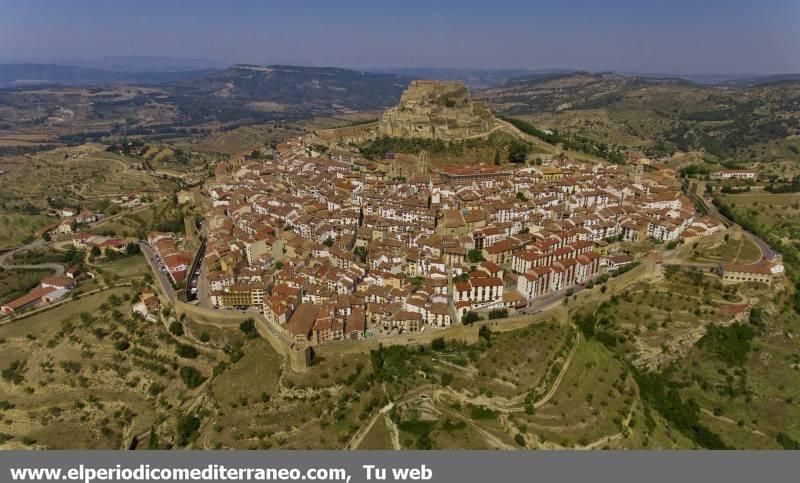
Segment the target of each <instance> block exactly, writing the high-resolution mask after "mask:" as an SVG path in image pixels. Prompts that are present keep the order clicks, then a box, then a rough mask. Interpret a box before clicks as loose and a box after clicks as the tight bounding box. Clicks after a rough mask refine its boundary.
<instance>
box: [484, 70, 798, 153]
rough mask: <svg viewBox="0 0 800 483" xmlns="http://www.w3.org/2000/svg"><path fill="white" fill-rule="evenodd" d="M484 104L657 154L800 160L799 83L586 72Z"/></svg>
mask: <svg viewBox="0 0 800 483" xmlns="http://www.w3.org/2000/svg"><path fill="white" fill-rule="evenodd" d="M476 97H477V98H479V99H482V100H483V101H485V102H486V103H488V104H489V105H490V106H491V107H492V109H493V110H494V111H495V112H498V113H500V114H504V115H511V116H518V117H520V116H521V117H524V118H526V119H527V120H529V121H531V122H533V123H534V124H536V125H537V126H539V127H541V128H549V129H557V130H568V131H570V132H573V133H575V134H579V135H582V136H586V137H588V138H591V139H594V140H597V141H603V142H610V143H614V144H619V145H625V146H631V147H637V148H641V149H643V150H646V151H650V152H651V153H652V154H669V153H672V152H675V151H676V150H677V151H701V152H703V153H704V155H705V156H707V157H709V158H710V159H713V160H716V161H733V162H752V161H762V160H777V159H787V158H795V159H796V158H797V156H798V154H800V139H798V134H800V82H795V81H791V80H786V81H783V82H779V83H768V84H759V85H754V86H749V87H742V88H734V87H728V86H708V85H698V84H694V83H692V82H689V81H687V80H683V79H672V78H647V77H636V76H623V75H619V74H615V73H598V74H592V73H588V72H578V73H573V74H568V75H553V76H548V77H544V78H537V79H533V80H512V81H509V82H506V83H505V84H504V85H502V86H500V87H496V88H492V89H487V90H484V91H481V92H480V93H478V94H477V95H476Z"/></svg>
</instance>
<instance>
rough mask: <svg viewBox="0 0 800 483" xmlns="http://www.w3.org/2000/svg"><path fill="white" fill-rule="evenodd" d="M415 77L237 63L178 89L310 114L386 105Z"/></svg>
mask: <svg viewBox="0 0 800 483" xmlns="http://www.w3.org/2000/svg"><path fill="white" fill-rule="evenodd" d="M410 81H411V79H410V78H408V77H404V76H400V75H397V74H384V73H371V72H363V71H356V70H351V69H342V68H338V67H302V66H291V65H267V66H259V65H251V64H238V65H234V66H232V67H230V68H228V69H225V70H222V71H218V72H214V73H211V74H209V75H207V76H205V77H203V78H199V79H191V80H187V81H183V82H176V83H174V85H173V86H172V89H173V90H174V92H175V93H176V94H180V95H192V96H205V97H212V98H216V99H218V100H222V99H227V100H230V101H234V102H235V101H239V102H251V103H252V102H261V103H264V102H269V103H275V104H278V105H281V106H285V107H286V108H287V109H289V110H302V111H308V112H311V113H323V112H336V111H343V110H353V111H357V110H371V109H382V108H384V107H387V106H390V105H393V104H394V103H396V102H397V100H398V99H399V98H400V94H401V93H402V92H403V90H404V89H405V88H406V86H408V84H409V82H410Z"/></svg>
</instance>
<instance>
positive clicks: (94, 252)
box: [89, 247, 102, 257]
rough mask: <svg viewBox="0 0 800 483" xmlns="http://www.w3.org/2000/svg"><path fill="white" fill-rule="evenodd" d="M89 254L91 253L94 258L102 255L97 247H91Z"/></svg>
mask: <svg viewBox="0 0 800 483" xmlns="http://www.w3.org/2000/svg"><path fill="white" fill-rule="evenodd" d="M89 253H91V254H92V256H94V257H99V256H100V255H101V254H102V252H101V251H100V248H98V247H92V249H91V250H90V251H89Z"/></svg>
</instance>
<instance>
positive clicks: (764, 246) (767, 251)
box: [683, 181, 777, 260]
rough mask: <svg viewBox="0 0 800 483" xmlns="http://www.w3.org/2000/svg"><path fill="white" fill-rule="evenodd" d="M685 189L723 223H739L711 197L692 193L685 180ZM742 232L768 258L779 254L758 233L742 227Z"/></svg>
mask: <svg viewBox="0 0 800 483" xmlns="http://www.w3.org/2000/svg"><path fill="white" fill-rule="evenodd" d="M683 189H684V192H685V193H686V194H687V195H688V196H689V197H690V198H692V199H694V200H697V201H699V202H700V204H702V205H703V207H704V208H705V209H706V211H707V212H708V214H710V215H712V216H715V217H717V218H719V219H720V220H722V222H723V223H724V224H725V225H726V226H729V227H730V226H733V225H736V224H737V223H736V222H735V221H733V220H731V219H730V218H728V217H727V216H725V215H723V214H722V213H721V212H720V211H719V210H718V209H717V207H716V206H715V205H714V203H713V201H712V200H709V199H708V198H706V197H705V196H700V195H697V194H695V193H691V192H690V191H689V189H688V187H687V183H686V181H684V182H683ZM742 233H744V234H745V235H746V236H747V237H748V238H750V239H751V240H753V243H755V244H756V245H758V248H759V249H760V250H761V254H762V255H763V256H765V257H767V258H768V259H770V260H772V259H773V258H775V256H776V255H777V253H776V252H775V250H773V249H772V247H770V246H769V243H767V242H766V241H764V240H762V239H761V238H760V237H759V236H758V235H756V234H755V233H751V232H749V231H747V230H745V229H744V228H742Z"/></svg>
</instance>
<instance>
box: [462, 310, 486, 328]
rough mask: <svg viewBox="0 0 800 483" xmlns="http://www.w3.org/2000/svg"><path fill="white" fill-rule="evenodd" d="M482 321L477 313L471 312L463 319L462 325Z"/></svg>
mask: <svg viewBox="0 0 800 483" xmlns="http://www.w3.org/2000/svg"><path fill="white" fill-rule="evenodd" d="M479 320H481V316H480V315H478V314H476V313H475V312H472V311H469V312H467V313H466V314H464V316H463V317H462V318H461V323H463V324H464V325H471V324H472V323H473V322H477V321H479Z"/></svg>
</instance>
